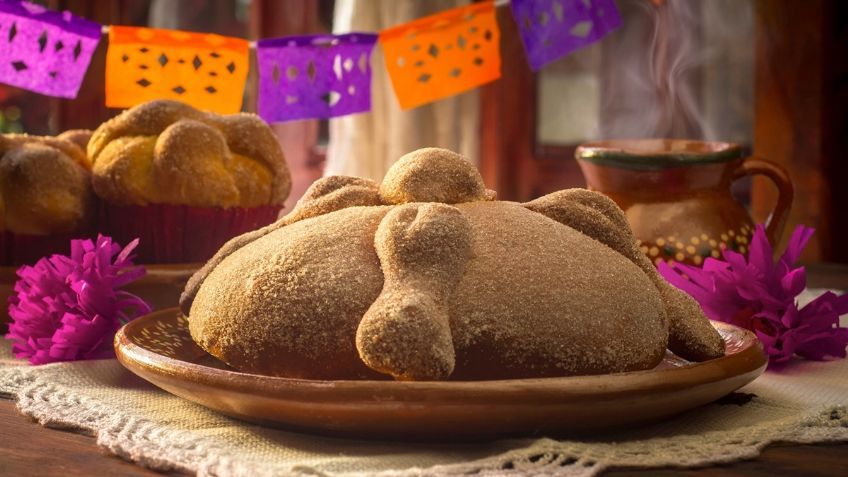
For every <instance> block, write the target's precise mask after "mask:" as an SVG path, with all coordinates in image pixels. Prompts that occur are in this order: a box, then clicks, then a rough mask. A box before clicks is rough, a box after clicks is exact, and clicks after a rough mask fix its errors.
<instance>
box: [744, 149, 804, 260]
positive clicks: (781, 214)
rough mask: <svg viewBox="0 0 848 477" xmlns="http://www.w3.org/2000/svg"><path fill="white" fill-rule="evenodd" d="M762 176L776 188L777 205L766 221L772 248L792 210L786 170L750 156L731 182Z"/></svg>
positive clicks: (789, 184)
mask: <svg viewBox="0 0 848 477" xmlns="http://www.w3.org/2000/svg"><path fill="white" fill-rule="evenodd" d="M753 175H763V176H766V177H768V178H769V179H771V181H772V182H774V185H776V186H777V205H775V206H774V211H773V212H772V213H771V215H769V218H768V219H767V220H766V237H767V238H768V240H769V243H771V244H772V246H775V247H776V246H777V241H778V240H779V239H780V237H782V236H783V230H784V229H785V228H786V222H787V221H788V219H789V209H791V208H792V197H793V196H794V194H795V190H794V188H793V187H792V181H791V180H790V179H789V173H788V172H786V169H784V168H783V167H781V166H779V165H777V164H776V163H774V162H771V161H769V160H767V159H762V158H760V157H756V156H752V157H749V158H747V159H745V160H744V161H742V163H741V164H740V165H739V167H737V168H736V170H735V171H734V172H733V180H734V181H735V180H737V179H741V178H743V177H745V176H753Z"/></svg>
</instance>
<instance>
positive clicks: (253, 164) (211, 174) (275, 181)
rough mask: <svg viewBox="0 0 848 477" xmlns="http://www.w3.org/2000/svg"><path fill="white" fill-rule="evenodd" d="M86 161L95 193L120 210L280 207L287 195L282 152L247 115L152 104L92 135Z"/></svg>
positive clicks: (270, 135) (265, 127)
mask: <svg viewBox="0 0 848 477" xmlns="http://www.w3.org/2000/svg"><path fill="white" fill-rule="evenodd" d="M88 154H89V156H90V157H91V160H92V161H93V175H94V180H93V184H94V190H95V192H96V193H97V195H98V196H100V197H101V198H103V199H105V200H107V201H109V202H110V203H114V204H118V205H147V204H179V205H189V206H197V207H225V208H226V207H256V206H261V205H269V204H279V205H282V204H283V202H284V201H285V199H286V197H288V194H289V191H290V190H291V178H290V175H289V170H288V167H287V166H286V161H285V157H284V156H283V152H282V149H281V148H280V145H279V143H278V142H277V139H276V137H275V136H274V133H273V131H271V128H270V127H269V126H268V125H267V124H266V123H265V122H264V121H262V120H261V119H260V118H259V117H258V116H256V115H253V114H247V113H240V114H234V115H219V114H214V113H207V112H202V111H198V110H196V109H194V108H192V107H191V106H189V105H186V104H184V103H180V102H177V101H168V100H159V101H151V102H149V103H145V104H142V105H139V106H136V107H134V108H132V109H128V110H126V111H124V112H123V113H121V114H120V115H118V116H116V117H114V118H112V119H110V120H109V121H107V122H105V123H103V124H102V125H101V126H100V127H99V128H97V130H96V131H95V132H94V135H93V136H92V137H91V140H90V141H89V143H88Z"/></svg>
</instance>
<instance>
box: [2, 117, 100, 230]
mask: <svg viewBox="0 0 848 477" xmlns="http://www.w3.org/2000/svg"><path fill="white" fill-rule="evenodd" d="M88 134H90V131H82V130H80V131H69V132H68V133H66V134H64V135H60V136H57V137H42V136H29V135H26V134H6V135H2V136H0V211H2V213H0V217H2V218H0V224H2V227H3V229H4V230H8V231H10V232H13V233H17V234H27V235H50V234H62V233H69V232H72V231H74V230H76V229H78V228H79V227H80V225H82V224H85V223H87V222H88V221H89V220H91V219H92V218H93V216H94V213H95V211H94V202H93V200H94V195H93V193H92V190H91V172H90V168H91V163H90V162H89V160H88V157H86V154H85V149H83V148H82V147H80V146H81V144H82V143H83V142H85V139H86V136H87V135H88Z"/></svg>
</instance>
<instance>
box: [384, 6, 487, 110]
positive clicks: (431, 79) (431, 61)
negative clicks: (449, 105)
mask: <svg viewBox="0 0 848 477" xmlns="http://www.w3.org/2000/svg"><path fill="white" fill-rule="evenodd" d="M499 38H500V30H498V24H497V22H496V21H495V7H494V4H493V3H492V2H486V3H475V4H473V5H470V6H467V7H460V8H454V9H452V10H447V11H444V12H440V13H437V14H436V15H432V16H429V17H424V18H420V19H418V20H414V21H412V22H409V23H406V24H403V25H400V26H397V27H393V28H389V29H387V30H384V31H382V32H380V44H381V45H382V47H383V53H384V54H385V58H386V69H388V71H389V76H390V77H391V79H392V86H393V87H394V89H395V94H396V95H397V97H398V101H400V106H401V108H403V109H409V108H414V107H416V106H420V105H422V104H426V103H429V102H432V101H436V100H438V99H441V98H444V97H447V96H451V95H454V94H458V93H462V92H463V91H467V90H469V89H471V88H474V87H477V86H480V85H482V84H485V83H488V82H489V81H494V80H496V79H498V78H500V76H501V57H500V44H499Z"/></svg>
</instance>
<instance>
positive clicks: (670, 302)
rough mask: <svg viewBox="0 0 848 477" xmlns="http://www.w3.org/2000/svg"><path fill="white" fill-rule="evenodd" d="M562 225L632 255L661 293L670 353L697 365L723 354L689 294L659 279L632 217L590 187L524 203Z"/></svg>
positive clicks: (720, 346)
mask: <svg viewBox="0 0 848 477" xmlns="http://www.w3.org/2000/svg"><path fill="white" fill-rule="evenodd" d="M524 206H525V207H527V208H528V209H530V210H533V211H535V212H539V213H540V214H543V215H545V216H547V217H550V218H552V219H554V220H556V221H558V222H560V223H562V224H565V225H568V226H570V227H573V228H575V229H577V230H579V231H581V232H583V233H584V234H586V235H588V236H590V237H592V238H593V239H595V240H597V241H599V242H601V243H603V244H605V245H607V246H608V247H610V248H612V249H613V250H615V251H616V252H618V253H620V254H622V255H624V256H625V257H627V258H628V259H629V260H630V261H631V262H633V263H634V264H636V265H637V266H638V267H639V268H641V269H642V271H643V272H644V273H645V274H646V275H647V276H648V278H650V279H651V281H652V282H653V283H654V286H656V287H657V289H658V290H659V292H660V296H661V297H662V300H663V303H664V304H665V309H666V313H667V315H668V320H669V345H668V347H669V349H670V350H671V351H672V352H674V353H675V354H677V355H679V356H681V357H683V358H686V359H691V360H694V361H704V360H707V359H712V358H717V357H719V356H722V355H723V354H724V340H722V339H721V336H719V334H718V333H717V332H716V331H715V328H713V326H712V325H710V322H709V320H708V319H707V317H706V316H705V315H704V312H703V311H702V310H701V307H700V305H698V303H697V302H696V301H695V300H694V299H693V298H692V297H690V296H689V295H687V294H685V293H683V292H682V291H680V290H678V289H677V288H675V287H674V286H672V285H671V284H670V283H668V282H667V281H666V280H665V279H664V278H662V277H661V276H660V274H659V273H658V272H657V269H656V268H654V266H653V265H652V264H651V262H650V261H649V260H648V258H647V257H646V256H645V254H643V253H642V252H640V251H639V249H638V248H637V247H636V238H635V237H634V236H633V233H632V231H631V230H630V226H629V224H628V223H627V217H626V216H625V215H624V212H623V211H622V210H621V209H620V208H619V207H618V206H617V205H616V204H615V202H613V201H612V199H610V198H609V197H607V196H605V195H603V194H598V193H596V192H592V191H589V190H586V189H567V190H562V191H559V192H554V193H552V194H548V195H546V196H544V197H541V198H539V199H536V200H534V201H532V202H528V203H526V204H524Z"/></svg>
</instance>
